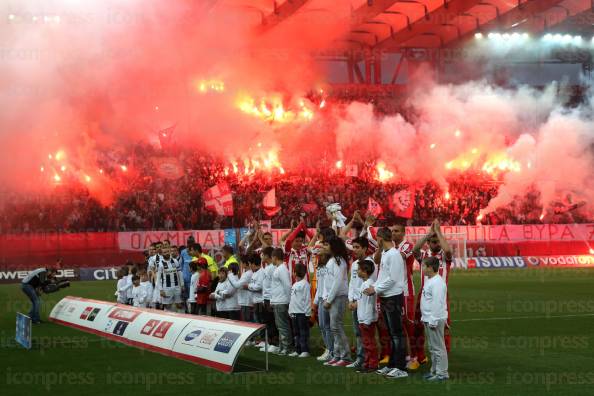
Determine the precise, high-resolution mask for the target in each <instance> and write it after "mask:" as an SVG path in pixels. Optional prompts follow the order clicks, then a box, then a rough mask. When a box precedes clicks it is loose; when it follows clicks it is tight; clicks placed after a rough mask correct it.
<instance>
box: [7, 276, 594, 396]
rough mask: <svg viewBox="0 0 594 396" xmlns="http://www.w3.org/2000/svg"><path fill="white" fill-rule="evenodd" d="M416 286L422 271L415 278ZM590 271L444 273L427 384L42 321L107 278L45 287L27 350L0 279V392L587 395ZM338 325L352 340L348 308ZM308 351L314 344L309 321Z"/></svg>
mask: <svg viewBox="0 0 594 396" xmlns="http://www.w3.org/2000/svg"><path fill="white" fill-rule="evenodd" d="M416 284H417V285H418V279H416ZM593 285H594V269H551V268H545V269H517V270H514V269H499V270H468V271H456V272H453V273H452V275H451V277H450V310H451V313H452V320H453V323H452V352H451V353H450V357H449V358H450V380H449V381H447V382H444V383H426V382H424V381H423V379H422V375H423V374H424V373H425V372H426V371H427V370H428V368H427V367H426V366H421V369H420V370H418V372H414V373H411V374H410V376H409V378H407V379H398V380H390V379H385V378H383V377H381V376H379V375H377V374H364V375H362V374H357V373H355V372H354V371H353V370H352V369H347V368H338V367H324V366H323V365H322V364H321V363H319V362H317V361H316V360H315V359H314V358H313V357H312V358H306V359H299V358H290V357H284V356H283V357H281V356H276V355H269V356H270V357H269V359H270V371H269V372H267V373H266V372H257V371H250V370H254V369H253V368H252V367H260V368H263V367H264V353H262V352H259V351H257V350H256V349H254V348H252V347H246V348H245V349H244V351H243V352H242V353H241V356H240V360H239V365H238V366H239V370H240V372H239V373H235V374H230V375H228V374H223V373H219V372H217V371H215V370H212V369H208V368H204V367H200V366H197V365H194V364H192V363H188V362H185V361H181V360H177V359H175V358H171V357H166V356H161V355H159V354H156V353H152V352H148V351H143V350H140V349H136V348H133V347H129V346H125V345H123V344H119V343H116V342H112V341H107V340H104V339H102V338H100V337H97V336H95V335H91V334H87V333H84V332H81V331H78V330H74V329H71V328H67V327H64V326H60V325H56V324H53V323H48V322H47V315H48V314H49V312H50V311H51V308H52V307H53V306H54V304H55V303H56V302H57V301H59V300H60V298H62V297H63V296H65V295H72V296H80V297H88V298H94V299H98V300H105V301H113V299H114V296H113V292H114V289H115V281H102V282H73V284H72V286H71V287H70V288H69V289H65V290H62V291H60V292H58V293H54V294H52V295H44V296H43V297H42V299H43V305H42V320H45V321H46V322H45V323H44V324H42V325H39V326H35V327H33V339H34V348H33V349H32V350H30V351H27V350H25V349H23V348H22V347H20V346H19V345H17V344H16V343H15V342H14V332H15V313H16V312H17V311H20V312H24V313H27V312H28V311H29V301H28V300H27V299H26V297H25V295H24V294H23V293H22V292H21V290H20V285H17V284H11V285H2V286H0V304H1V305H2V306H3V309H2V316H1V319H0V320H1V322H0V326H1V327H0V331H1V334H2V335H1V343H2V344H1V348H0V354H1V357H2V358H1V361H2V367H3V368H2V371H3V373H2V375H1V376H0V378H1V380H0V385H1V389H2V392H1V394H2V395H27V394H55V395H77V396H80V395H84V396H88V395H95V394H96V395H106V394H107V395H109V394H115V393H116V392H118V393H120V394H122V395H135V394H178V395H181V394H188V395H190V394H205V395H220V396H224V395H235V396H237V395H245V394H254V395H279V396H291V395H302V394H309V395H323V396H331V395H339V394H345V393H357V394H361V395H388V394H391V395H419V394H427V395H429V394H437V393H441V394H443V393H444V392H451V394H453V395H506V396H512V395H541V396H542V395H546V394H550V395H587V394H590V395H591V394H594V292H593V291H594V286H593ZM345 326H346V329H347V332H348V334H349V336H350V337H351V342H352V327H351V320H350V314H349V315H348V317H347V318H345ZM310 345H311V348H312V350H313V355H315V356H317V355H319V353H320V351H321V344H320V334H319V332H318V331H317V328H314V329H313V332H312V336H311V340H310Z"/></svg>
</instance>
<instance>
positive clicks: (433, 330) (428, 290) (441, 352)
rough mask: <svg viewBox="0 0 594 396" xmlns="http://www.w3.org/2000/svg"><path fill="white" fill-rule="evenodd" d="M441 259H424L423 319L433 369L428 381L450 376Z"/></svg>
mask: <svg viewBox="0 0 594 396" xmlns="http://www.w3.org/2000/svg"><path fill="white" fill-rule="evenodd" d="M438 271H439V259H437V258H436V257H427V258H425V259H424V260H423V273H424V274H425V275H426V279H425V282H424V284H423V291H422V294H421V321H422V322H423V324H424V325H425V335H426V337H427V338H428V339H429V351H430V352H431V371H430V372H429V373H428V374H427V375H426V376H425V379H427V380H428V381H444V380H446V379H448V378H449V374H448V352H447V350H446V346H445V339H444V328H445V323H446V320H447V318H448V311H447V299H446V295H447V286H446V283H445V281H444V280H443V278H442V277H441V276H440V275H439V273H438Z"/></svg>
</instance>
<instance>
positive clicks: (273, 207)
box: [262, 188, 281, 217]
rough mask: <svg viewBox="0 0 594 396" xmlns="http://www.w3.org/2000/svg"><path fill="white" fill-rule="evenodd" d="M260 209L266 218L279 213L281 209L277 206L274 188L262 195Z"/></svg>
mask: <svg viewBox="0 0 594 396" xmlns="http://www.w3.org/2000/svg"><path fill="white" fill-rule="evenodd" d="M262 207H263V208H264V213H266V216H268V217H272V216H274V215H276V214H277V213H278V212H280V210H281V208H280V206H278V205H277V202H276V190H275V189H274V188H273V189H272V190H270V191H268V192H267V193H266V195H264V199H263V200H262Z"/></svg>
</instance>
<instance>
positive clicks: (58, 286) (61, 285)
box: [41, 279, 70, 294]
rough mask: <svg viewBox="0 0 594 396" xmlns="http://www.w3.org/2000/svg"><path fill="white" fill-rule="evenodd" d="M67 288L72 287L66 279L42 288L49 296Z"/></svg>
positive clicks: (55, 280) (47, 284)
mask: <svg viewBox="0 0 594 396" xmlns="http://www.w3.org/2000/svg"><path fill="white" fill-rule="evenodd" d="M65 287H70V281H68V280H65V279H54V280H52V281H50V282H48V283H46V284H44V285H43V286H41V290H43V292H44V293H45V294H49V293H55V292H57V291H58V290H60V289H63V288H65Z"/></svg>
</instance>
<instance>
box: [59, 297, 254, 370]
mask: <svg viewBox="0 0 594 396" xmlns="http://www.w3.org/2000/svg"><path fill="white" fill-rule="evenodd" d="M50 320H51V321H52V322H55V323H59V324H62V325H64V326H69V327H73V328H76V329H79V330H82V331H86V332H89V333H93V334H96V335H99V336H101V337H105V338H109V339H111V340H115V341H119V342H122V343H124V344H128V345H132V346H135V347H138V348H143V349H147V350H150V351H154V352H158V353H161V354H164V355H168V356H173V357H176V358H179V359H183V360H188V361H191V362H193V363H196V364H200V365H202V366H207V367H211V368H214V369H216V370H219V371H223V372H226V373H229V372H232V371H233V366H234V365H235V363H236V361H237V357H238V356H239V352H240V351H241V348H242V347H243V345H244V343H245V342H246V341H247V340H248V339H250V338H251V337H252V336H253V335H254V334H255V333H256V332H258V331H259V330H260V329H263V328H264V326H263V325H260V324H256V323H247V322H239V321H233V320H226V319H219V318H212V317H209V316H196V315H185V314H177V313H170V312H164V311H158V310H154V309H147V308H135V307H130V306H128V305H121V304H116V303H110V302H105V301H98V300H90V299H86V298H80V297H72V296H68V297H64V298H63V299H62V300H60V302H58V303H57V304H56V306H55V307H54V309H52V312H51V313H50Z"/></svg>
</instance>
